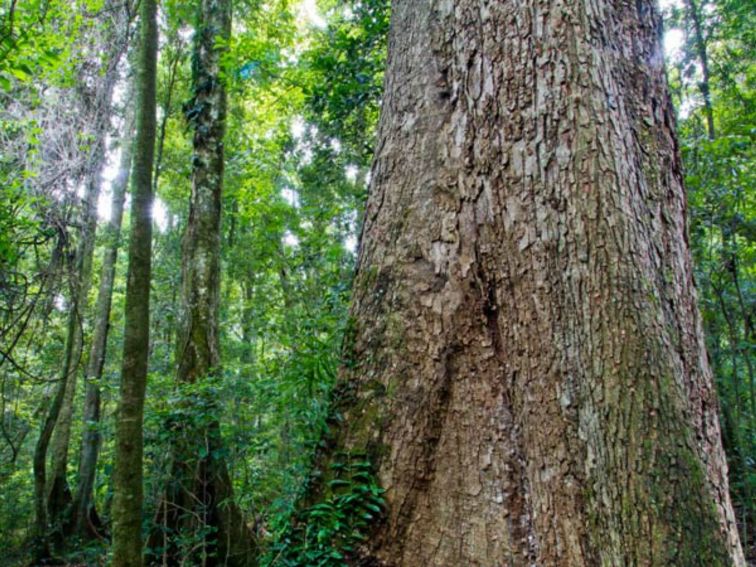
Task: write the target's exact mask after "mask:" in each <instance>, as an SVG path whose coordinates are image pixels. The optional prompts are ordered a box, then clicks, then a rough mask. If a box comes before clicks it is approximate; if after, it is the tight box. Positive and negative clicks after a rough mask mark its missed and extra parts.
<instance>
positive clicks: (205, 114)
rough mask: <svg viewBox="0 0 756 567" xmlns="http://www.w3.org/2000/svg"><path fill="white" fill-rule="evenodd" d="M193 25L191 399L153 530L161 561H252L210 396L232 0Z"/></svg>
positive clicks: (187, 377)
mask: <svg viewBox="0 0 756 567" xmlns="http://www.w3.org/2000/svg"><path fill="white" fill-rule="evenodd" d="M197 22H198V24H197V25H198V27H197V30H196V37H195V45H194V56H193V66H194V68H193V92H194V98H193V100H192V101H191V103H189V104H188V105H187V107H186V108H187V112H186V114H187V119H188V121H189V122H190V124H191V125H192V127H193V129H194V140H193V149H194V153H193V156H192V194H191V200H190V204H189V205H190V206H189V220H188V223H187V227H186V232H185V234H184V240H183V251H182V298H181V300H182V317H181V326H182V328H181V331H180V333H179V337H178V344H177V351H176V362H177V366H178V369H177V382H178V385H179V388H180V389H184V388H187V392H191V396H189V397H187V398H186V399H185V400H184V403H185V404H186V407H185V408H184V409H185V413H183V414H182V416H183V417H182V419H181V421H180V422H176V423H174V424H173V425H172V429H173V433H174V435H173V437H172V439H171V442H172V448H171V459H172V463H171V472H170V475H169V479H168V481H167V483H168V484H167V486H166V489H165V497H164V501H163V502H162V503H161V505H160V510H159V515H158V520H157V524H158V526H159V527H160V528H161V531H159V532H156V533H155V534H153V540H152V541H154V543H153V544H152V545H151V546H150V547H151V548H162V562H163V563H164V564H166V563H168V564H172V563H173V562H176V561H178V560H182V561H186V560H192V561H194V560H196V562H200V561H202V563H203V564H213V565H216V564H217V565H250V564H252V563H253V562H254V560H255V557H254V549H253V540H252V534H251V532H250V530H249V529H247V527H246V524H245V523H244V519H243V517H242V514H241V511H240V509H239V507H238V506H237V505H236V504H235V502H234V498H233V486H232V483H231V478H230V475H229V472H228V466H227V463H226V458H225V451H224V447H223V442H222V439H221V432H220V424H219V422H218V411H219V409H220V408H219V406H218V404H217V400H215V399H214V398H213V394H212V381H213V380H214V379H217V378H219V376H220V365H221V358H220V341H219V330H218V310H219V297H220V253H221V230H220V223H221V206H222V200H221V195H222V189H223V169H224V168H223V165H224V164H223V159H224V151H223V137H224V134H225V125H226V88H225V84H224V79H223V77H222V69H221V59H222V56H223V53H224V52H225V50H226V46H227V44H228V39H229V36H230V33H231V2H230V0H200V2H199V13H198V18H197ZM205 386H207V388H206V387H205ZM208 388H209V389H208ZM198 402H199V403H198ZM161 532H162V533H161ZM179 535H181V537H179ZM166 536H167V542H166V539H165V537H166ZM181 539H183V540H184V541H191V544H190V545H189V548H188V549H181V548H179V547H178V545H177V542H178V541H179V540H181ZM166 543H167V545H166Z"/></svg>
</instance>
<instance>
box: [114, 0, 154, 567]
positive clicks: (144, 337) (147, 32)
mask: <svg viewBox="0 0 756 567" xmlns="http://www.w3.org/2000/svg"><path fill="white" fill-rule="evenodd" d="M139 16H140V26H139V28H140V37H139V55H138V58H137V65H136V71H137V80H136V88H135V92H136V96H137V99H136V108H137V111H136V112H137V115H136V139H135V148H134V162H133V166H132V186H131V196H132V201H131V235H130V238H129V269H128V276H127V283H126V307H125V310H124V315H125V318H126V322H125V325H124V333H123V365H122V370H121V395H120V400H119V403H118V416H117V419H116V434H115V458H114V473H113V509H112V517H113V562H112V565H113V567H141V565H142V564H143V558H142V500H143V486H142V475H143V472H142V460H143V453H144V438H143V421H144V395H145V389H146V386H147V368H148V359H149V342H150V278H151V271H152V257H151V255H152V202H153V195H152V166H153V162H154V153H155V133H156V116H155V102H156V92H155V91H156V71H157V49H158V28H157V6H156V1H155V0H141V3H140V7H139Z"/></svg>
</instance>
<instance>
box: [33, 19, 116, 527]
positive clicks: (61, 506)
mask: <svg viewBox="0 0 756 567" xmlns="http://www.w3.org/2000/svg"><path fill="white" fill-rule="evenodd" d="M104 25H105V26H106V27H107V32H106V33H105V36H104V41H103V43H105V42H110V43H106V44H105V45H104V46H103V47H105V48H106V49H107V55H106V59H105V69H104V73H103V76H102V79H101V80H100V81H98V82H97V83H96V84H95V86H94V87H93V89H92V93H91V97H92V98H91V100H92V102H91V103H90V104H91V107H90V108H88V109H87V110H89V111H90V112H91V115H92V116H91V122H90V125H91V128H92V137H93V140H94V144H93V148H92V151H91V153H90V155H89V159H88V167H87V178H86V183H87V196H86V198H85V212H84V215H83V220H82V226H83V229H82V235H81V243H80V248H79V254H80V255H81V256H80V259H79V266H77V269H78V270H80V271H79V272H78V278H79V281H78V282H77V286H78V288H77V292H76V293H77V297H76V298H75V299H74V302H73V305H74V307H75V310H76V317H77V323H76V325H75V326H74V332H75V336H74V342H73V350H72V352H71V355H72V357H73V358H72V360H71V361H70V362H69V363H68V364H69V365H70V372H69V373H68V378H67V379H66V381H65V393H64V396H63V401H62V404H61V408H60V414H59V416H58V419H57V422H56V425H55V431H54V434H53V439H52V445H51V473H52V477H51V479H50V485H49V486H48V487H47V489H48V492H49V494H48V509H49V514H50V519H51V520H52V521H53V522H55V523H56V524H61V523H62V522H63V517H64V514H65V513H66V510H67V508H68V506H69V505H70V504H71V490H70V488H69V485H68V479H67V469H68V448H69V445H70V441H71V426H72V422H73V413H74V397H75V395H76V386H77V382H78V375H79V372H78V370H79V363H80V361H81V359H82V354H83V349H84V334H83V328H84V315H85V312H86V310H87V298H88V295H89V289H90V287H91V280H92V263H93V259H94V249H95V234H96V231H97V201H98V198H99V195H100V189H101V184H102V173H103V170H104V168H105V165H106V152H105V149H106V148H105V138H106V135H107V133H108V130H109V128H110V121H111V117H112V98H113V89H114V87H115V83H116V81H117V80H118V65H119V63H120V60H121V57H122V55H123V53H124V51H125V46H126V43H127V42H126V41H125V40H124V38H126V37H127V36H128V32H127V31H125V30H122V29H120V27H119V26H118V25H117V23H116V22H104ZM127 29H128V27H127V26H126V30H127Z"/></svg>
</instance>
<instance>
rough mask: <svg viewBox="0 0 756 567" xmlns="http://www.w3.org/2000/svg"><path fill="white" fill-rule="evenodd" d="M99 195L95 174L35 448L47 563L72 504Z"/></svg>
mask: <svg viewBox="0 0 756 567" xmlns="http://www.w3.org/2000/svg"><path fill="white" fill-rule="evenodd" d="M98 195H99V185H98V184H97V183H96V182H95V179H94V177H93V176H91V175H90V177H89V178H88V183H87V188H86V193H85V195H84V198H83V200H82V204H81V207H82V211H81V226H82V229H81V234H80V236H79V243H78V245H77V248H76V255H75V262H74V270H73V276H72V277H73V282H72V284H71V290H72V291H71V304H70V305H69V308H68V323H67V326H66V344H65V349H64V354H63V361H62V369H61V375H60V378H59V380H58V384H57V388H56V391H55V395H54V398H53V401H52V403H51V404H50V407H49V409H48V412H47V415H46V417H45V421H44V424H43V426H42V430H41V431H40V434H39V438H38V439H37V443H36V446H35V449H34V459H33V469H34V498H35V518H36V519H35V533H36V539H37V543H36V550H35V554H36V560H37V561H38V562H43V561H45V560H47V559H48V558H49V557H50V551H51V550H50V538H51V536H52V535H54V534H53V533H52V532H55V533H56V534H57V537H56V538H55V539H56V543H57V544H59V543H61V542H62V539H61V537H60V535H61V534H60V533H59V528H60V526H59V525H58V524H59V522H60V520H61V518H62V514H63V510H64V508H65V506H66V505H67V503H68V502H69V501H70V491H69V490H68V484H67V482H66V477H65V473H66V463H67V459H66V456H67V448H68V440H69V438H70V428H71V414H72V406H73V395H74V393H75V387H76V374H77V371H78V368H79V363H80V361H81V355H82V347H83V320H82V319H83V310H84V309H85V307H86V299H87V294H88V293H89V286H90V280H91V271H92V255H93V252H94V233H95V230H96V226H97V213H96V206H97V197H98ZM53 435H54V437H53ZM51 441H52V451H51V453H52V458H51V461H52V463H51V469H52V471H51V472H52V474H51V475H50V478H49V480H48V475H47V455H48V449H49V448H50V445H51Z"/></svg>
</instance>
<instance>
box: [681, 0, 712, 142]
mask: <svg viewBox="0 0 756 567" xmlns="http://www.w3.org/2000/svg"><path fill="white" fill-rule="evenodd" d="M685 7H686V8H687V10H686V11H687V13H688V17H689V18H690V21H691V23H692V24H693V35H694V40H695V46H696V51H697V55H698V59H699V60H700V61H701V73H702V75H703V76H702V77H701V82H700V84H699V88H700V89H701V95H702V96H703V99H704V114H705V115H706V133H707V135H708V137H709V140H713V139H714V138H716V137H717V131H716V128H715V127H714V107H713V106H712V104H711V81H710V77H711V75H710V73H709V51H708V48H707V46H706V37H705V35H704V31H703V25H702V23H701V13H700V12H699V9H698V6H697V5H696V2H695V0H685Z"/></svg>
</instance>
